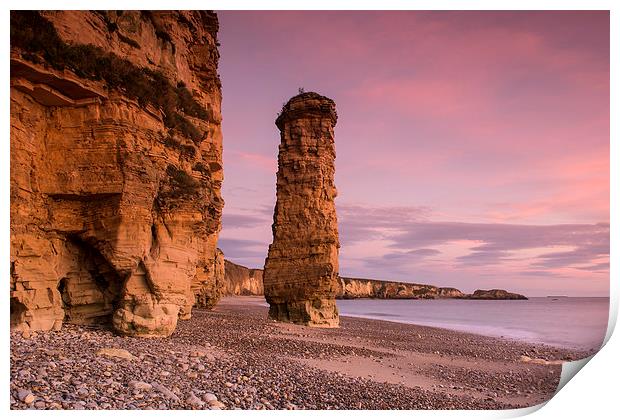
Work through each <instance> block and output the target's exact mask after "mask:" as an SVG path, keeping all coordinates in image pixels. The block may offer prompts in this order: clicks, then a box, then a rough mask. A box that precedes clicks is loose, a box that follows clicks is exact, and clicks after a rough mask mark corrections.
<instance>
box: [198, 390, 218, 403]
mask: <svg viewBox="0 0 620 420" xmlns="http://www.w3.org/2000/svg"><path fill="white" fill-rule="evenodd" d="M202 399H203V400H205V401H206V402H208V403H210V402H211V401H217V397H216V396H215V394H212V393H210V392H207V393H206V394H205V395H203V397H202Z"/></svg>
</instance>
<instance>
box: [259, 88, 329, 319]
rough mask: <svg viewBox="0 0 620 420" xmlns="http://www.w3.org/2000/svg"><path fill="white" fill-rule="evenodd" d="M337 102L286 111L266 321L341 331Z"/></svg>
mask: <svg viewBox="0 0 620 420" xmlns="http://www.w3.org/2000/svg"><path fill="white" fill-rule="evenodd" d="M336 120H337V115H336V106H335V104H334V101H332V100H331V99H329V98H326V97H324V96H321V95H318V94H316V93H313V92H308V93H301V94H299V95H297V96H295V97H293V98H292V99H291V100H289V101H288V103H287V104H286V105H284V107H283V109H282V112H281V114H280V115H279V116H278V118H277V120H276V125H277V126H278V128H279V129H280V137H281V143H280V150H279V155H278V174H277V202H276V208H275V211H274V216H273V220H274V223H273V242H272V244H271V245H270V246H269V253H268V256H267V260H266V261H265V272H264V285H265V297H266V299H267V302H269V304H270V309H269V316H270V317H271V318H273V319H276V320H279V321H287V322H294V323H299V324H305V325H310V326H321V327H336V326H338V310H337V308H336V301H335V296H336V291H337V289H338V248H339V242H338V225H337V219H336V208H335V205H334V198H335V197H336V187H335V186H334V159H335V158H336V151H335V147H334V126H335V125H336Z"/></svg>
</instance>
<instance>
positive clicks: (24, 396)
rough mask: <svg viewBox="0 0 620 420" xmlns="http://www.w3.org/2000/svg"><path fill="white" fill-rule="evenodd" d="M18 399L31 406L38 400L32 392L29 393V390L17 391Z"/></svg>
mask: <svg viewBox="0 0 620 420" xmlns="http://www.w3.org/2000/svg"><path fill="white" fill-rule="evenodd" d="M17 398H19V399H20V400H21V401H23V402H24V403H26V404H31V403H32V402H33V401H34V400H35V399H36V397H35V396H34V395H33V394H32V392H30V391H28V390H27V389H20V390H19V391H17Z"/></svg>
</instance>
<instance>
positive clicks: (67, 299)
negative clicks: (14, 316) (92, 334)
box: [58, 237, 123, 325]
mask: <svg viewBox="0 0 620 420" xmlns="http://www.w3.org/2000/svg"><path fill="white" fill-rule="evenodd" d="M69 244H70V248H71V249H72V251H73V252H74V255H75V262H76V265H75V267H74V269H73V270H71V271H70V272H69V273H67V275H66V276H65V277H63V278H62V279H61V280H60V281H59V282H58V292H59V293H60V296H61V299H62V306H63V310H64V312H65V317H64V321H65V322H67V323H71V324H79V325H107V324H110V323H111V321H112V314H113V313H114V310H115V309H116V307H117V303H118V300H119V298H120V294H121V290H122V285H123V281H122V278H121V277H120V276H119V274H118V273H117V272H116V270H114V268H113V267H112V266H111V265H110V263H109V262H108V261H107V260H106V259H105V257H104V256H103V255H102V254H101V252H99V250H97V249H96V248H95V247H93V246H92V245H90V244H89V243H88V242H86V241H83V240H82V239H81V238H79V237H70V238H69Z"/></svg>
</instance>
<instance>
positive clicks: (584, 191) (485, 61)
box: [218, 11, 610, 296]
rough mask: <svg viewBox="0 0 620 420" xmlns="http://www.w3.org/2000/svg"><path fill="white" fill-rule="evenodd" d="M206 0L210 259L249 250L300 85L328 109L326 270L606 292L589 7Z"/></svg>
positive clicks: (604, 74) (605, 48)
mask: <svg viewBox="0 0 620 420" xmlns="http://www.w3.org/2000/svg"><path fill="white" fill-rule="evenodd" d="M218 15H219V19H220V32H219V41H220V43H221V47H220V54H221V58H220V67H219V72H220V77H221V80H222V90H223V102H222V115H223V133H224V177H225V179H224V183H223V196H224V200H225V201H226V204H225V207H224V213H223V222H222V225H223V227H222V231H221V234H220V240H219V246H220V248H221V249H222V250H223V251H224V254H225V255H226V258H228V259H230V260H231V261H233V262H236V263H239V264H242V265H245V266H249V267H254V268H262V267H263V265H264V261H265V257H266V255H267V249H268V246H269V244H270V243H271V240H272V234H271V224H272V221H273V208H274V205H275V185H276V171H277V153H278V144H279V142H280V136H279V132H278V130H277V128H276V126H275V124H274V121H275V118H276V116H277V113H278V112H279V111H280V109H281V107H282V105H283V104H284V103H285V102H286V101H288V99H289V98H290V97H292V96H294V95H296V94H297V92H298V89H299V88H304V89H305V90H306V91H315V92H318V93H320V94H322V95H325V96H328V97H330V98H332V99H333V100H334V101H335V102H336V108H337V111H338V116H339V118H338V123H337V125H336V127H335V144H336V153H337V158H336V186H337V188H338V192H339V195H338V198H337V199H336V209H337V214H338V222H339V235H340V243H341V248H340V259H339V261H340V274H341V275H342V276H348V277H361V278H374V279H382V280H396V281H405V282H412V283H424V284H434V285H437V286H443V287H456V288H459V289H460V290H462V291H463V292H472V291H473V290H475V289H480V288H482V289H489V288H501V289H507V290H510V291H515V292H520V293H524V294H526V295H529V296H545V295H557V294H561V295H569V296H607V295H608V294H609V139H610V137H609V125H610V124H609V112H610V111H609V14H608V13H607V12H604V11H602V12H583V11H578V12H569V11H551V12H548V11H535V12H514V11H508V12H479V11H467V12H449V11H436V12H425V11H398V12H377V11H369V12H351V11H344V12H339V11H329V12H324V11H314V12H309V11H290V12H288V11H275V12H273V11H254V12H247V11H246V12H244V11H224V12H218Z"/></svg>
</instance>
